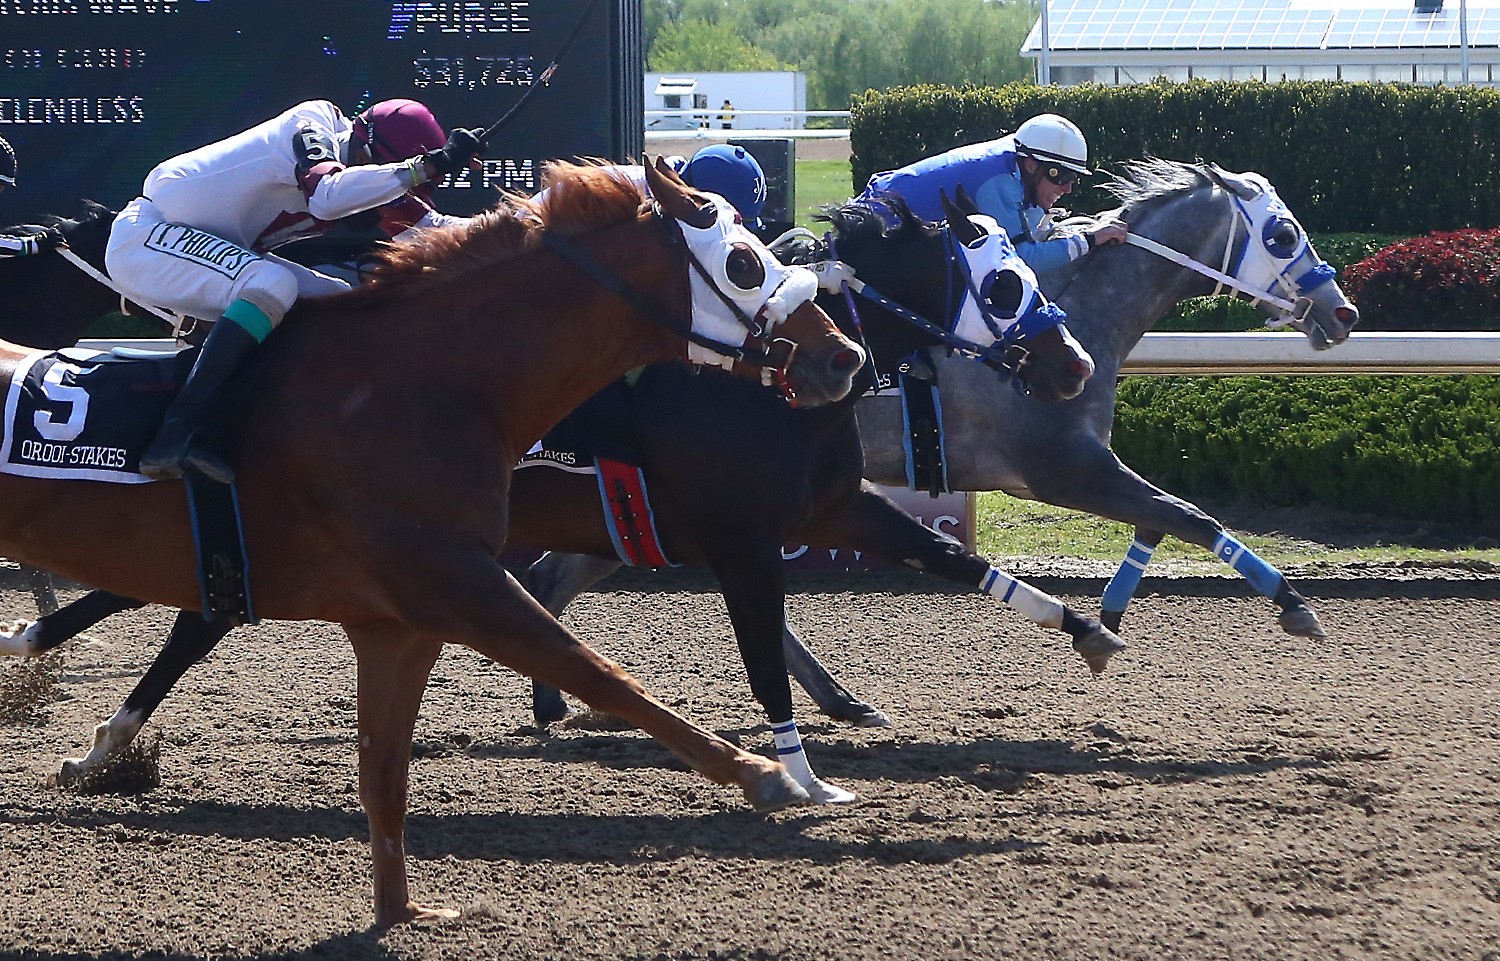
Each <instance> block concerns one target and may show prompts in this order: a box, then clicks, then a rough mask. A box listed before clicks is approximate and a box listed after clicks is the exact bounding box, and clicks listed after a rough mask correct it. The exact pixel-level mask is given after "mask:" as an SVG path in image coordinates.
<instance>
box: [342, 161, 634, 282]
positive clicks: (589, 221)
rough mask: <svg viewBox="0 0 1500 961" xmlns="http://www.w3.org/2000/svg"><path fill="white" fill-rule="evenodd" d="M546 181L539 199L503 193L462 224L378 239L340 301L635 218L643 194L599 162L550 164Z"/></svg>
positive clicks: (441, 278) (441, 276) (448, 274)
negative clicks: (550, 235)
mask: <svg viewBox="0 0 1500 961" xmlns="http://www.w3.org/2000/svg"><path fill="white" fill-rule="evenodd" d="M545 179H546V182H547V183H548V184H549V187H548V190H547V191H546V193H545V195H544V196H543V197H542V199H541V200H540V201H537V200H532V199H529V198H526V197H523V196H521V195H519V194H507V195H505V196H503V197H502V198H501V199H500V201H499V202H498V203H496V205H495V206H494V207H491V208H490V209H489V210H486V211H484V212H483V213H480V214H478V215H476V216H475V217H474V218H473V219H472V220H471V221H470V222H469V223H467V224H456V225H453V226H449V227H434V228H430V229H427V230H422V231H419V232H418V233H417V234H416V235H415V236H413V237H410V238H408V239H405V240H400V241H391V242H389V243H386V244H382V245H381V246H380V248H379V249H378V250H377V251H376V252H375V253H374V254H373V255H372V257H371V259H370V262H369V263H367V264H366V265H365V269H367V270H369V276H368V280H367V282H366V283H365V284H364V285H362V286H361V287H360V288H358V289H357V290H352V291H350V292H349V293H347V294H341V295H338V298H337V299H338V301H339V303H340V304H341V305H361V306H362V305H364V304H368V303H371V302H374V301H381V300H385V299H387V298H389V297H392V296H395V295H397V294H400V293H405V292H409V291H411V290H412V289H414V288H416V287H418V286H422V285H427V284H434V283H441V282H446V281H447V280H448V279H451V278H453V277H456V276H459V275H461V274H466V273H469V272H471V271H474V270H478V269H482V268H485V267H490V266H493V265H494V264H497V263H499V262H501V261H504V260H510V259H512V258H515V257H518V256H520V255H521V254H523V253H526V252H527V251H530V250H534V249H536V248H537V247H538V246H539V245H540V244H541V242H542V237H543V236H544V235H545V234H546V233H547V232H548V231H556V232H557V233H559V234H562V235H564V236H570V237H571V236H577V235H578V234H583V233H588V232H589V231H591V230H597V229H600V228H602V227H607V226H611V225H613V224H618V223H625V222H627V221H630V220H634V219H635V218H636V216H638V214H639V212H640V207H641V203H642V201H643V200H644V199H645V198H644V196H643V195H642V194H641V191H640V189H639V188H637V187H636V185H635V183H634V182H633V181H631V180H630V178H628V177H626V176H624V175H623V174H620V173H619V172H617V171H613V170H610V169H608V168H606V167H604V166H601V165H599V164H574V163H566V162H562V161H557V162H553V163H549V164H548V165H547V169H546V173H545Z"/></svg>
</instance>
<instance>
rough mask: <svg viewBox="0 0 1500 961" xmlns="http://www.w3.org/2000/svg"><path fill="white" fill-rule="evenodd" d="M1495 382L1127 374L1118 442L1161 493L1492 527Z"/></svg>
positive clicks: (1497, 462)
mask: <svg viewBox="0 0 1500 961" xmlns="http://www.w3.org/2000/svg"><path fill="white" fill-rule="evenodd" d="M1497 411H1500V377H1478V376H1476V377H1399V378H1396V377H1298V378H1279V379H1272V378H1266V377H1227V378H1203V377H1199V378H1182V377H1135V378H1127V379H1126V380H1125V381H1123V382H1122V383H1121V385H1120V405H1119V408H1118V411H1117V414H1116V419H1115V432H1114V448H1115V450H1116V452H1118V453H1119V455H1120V457H1121V459H1123V460H1124V461H1125V462H1126V463H1128V464H1130V465H1131V466H1132V467H1134V468H1135V469H1137V470H1138V471H1140V472H1141V473H1142V474H1144V475H1145V476H1146V477H1149V478H1150V479H1151V480H1152V481H1153V482H1154V483H1157V484H1159V485H1160V486H1162V487H1165V488H1166V489H1168V490H1172V491H1176V492H1178V493H1181V494H1185V495H1188V496H1206V495H1219V496H1223V495H1226V494H1229V495H1235V496H1239V497H1241V498H1245V499H1250V500H1255V501H1257V502H1260V503H1271V504H1286V505H1294V504H1307V503H1322V504H1326V505H1330V506H1335V507H1339V508H1342V509H1345V510H1350V511H1355V512H1360V513H1370V514H1382V515H1386V516H1392V517H1408V518H1418V519H1422V520H1430V521H1444V522H1460V523H1468V524H1471V525H1474V526H1475V528H1476V529H1477V530H1478V531H1481V532H1484V533H1496V532H1500V417H1497Z"/></svg>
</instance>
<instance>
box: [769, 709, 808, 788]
mask: <svg viewBox="0 0 1500 961" xmlns="http://www.w3.org/2000/svg"><path fill="white" fill-rule="evenodd" d="M771 731H772V733H773V734H775V735H776V759H777V760H779V761H780V762H781V763H782V764H784V765H786V769H787V773H788V774H790V775H791V776H792V779H793V780H795V781H796V782H797V783H798V784H800V785H802V786H803V787H807V786H808V785H809V784H811V783H812V782H813V772H812V765H811V764H808V763H807V752H806V751H804V750H802V735H801V734H799V733H798V732H797V722H796V721H787V722H786V723H784V724H773V725H771Z"/></svg>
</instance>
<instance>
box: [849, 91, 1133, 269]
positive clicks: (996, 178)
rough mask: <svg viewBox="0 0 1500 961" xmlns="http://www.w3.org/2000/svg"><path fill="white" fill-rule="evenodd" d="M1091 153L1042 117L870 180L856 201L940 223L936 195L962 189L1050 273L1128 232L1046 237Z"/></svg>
mask: <svg viewBox="0 0 1500 961" xmlns="http://www.w3.org/2000/svg"><path fill="white" fill-rule="evenodd" d="M1088 156H1089V148H1088V143H1087V141H1085V140H1084V138H1083V133H1082V132H1081V131H1080V130H1079V129H1078V127H1077V126H1076V125H1074V123H1073V122H1072V121H1070V120H1068V119H1067V118H1065V117H1059V116H1058V115H1057V114H1051V113H1044V114H1039V115H1037V116H1035V117H1032V118H1031V119H1030V120H1028V121H1026V122H1025V123H1023V124H1021V126H1020V127H1019V128H1018V129H1017V130H1016V132H1015V133H1014V134H1012V135H1010V136H1009V137H1001V138H1000V139H998V140H987V141H985V142H983V143H975V144H969V145H968V146H964V147H955V148H954V149H952V150H949V151H948V152H946V153H941V154H938V155H937V156H935V157H927V158H926V159H924V160H919V161H917V162H916V163H914V164H909V165H908V166H905V167H902V168H900V169H899V170H887V171H885V172H883V173H878V174H876V175H875V176H873V177H871V178H870V182H869V183H868V184H867V185H866V187H865V191H864V193H863V194H862V195H861V196H860V199H861V200H865V201H867V202H871V203H878V202H879V194H880V193H881V192H890V193H895V194H899V195H901V197H902V198H904V199H905V200H906V203H907V205H908V206H909V207H910V208H911V210H912V212H913V213H915V214H916V215H917V216H919V217H921V218H923V219H924V220H933V221H936V220H942V219H943V208H942V204H941V202H940V200H939V194H940V192H946V193H947V195H948V196H949V197H952V196H953V195H954V192H955V191H956V190H957V188H958V187H959V186H960V185H962V186H963V188H964V190H965V191H967V192H968V194H969V196H970V197H971V198H973V200H974V203H975V204H976V205H977V206H978V207H979V211H980V212H981V213H985V214H988V215H990V216H991V217H994V218H995V220H996V221H997V222H998V223H999V224H1000V228H1001V229H1002V230H1004V231H1005V234H1006V236H1007V237H1009V238H1010V241H1011V243H1012V244H1014V245H1015V248H1016V252H1017V253H1019V254H1020V255H1021V259H1022V260H1024V261H1026V263H1027V264H1028V265H1029V266H1030V267H1031V268H1032V269H1033V270H1035V271H1036V272H1037V273H1045V272H1047V271H1051V270H1056V269H1057V268H1059V267H1062V266H1064V265H1065V264H1067V263H1069V262H1071V261H1074V260H1077V259H1078V258H1079V257H1082V256H1084V255H1085V254H1087V253H1088V252H1089V251H1091V250H1093V249H1095V248H1096V247H1098V246H1100V245H1101V244H1119V243H1123V242H1124V241H1125V233H1126V227H1125V226H1124V225H1122V224H1114V223H1111V224H1104V225H1102V226H1099V227H1097V228H1095V229H1094V230H1092V231H1089V232H1087V233H1082V234H1076V235H1072V236H1066V237H1049V236H1048V234H1050V233H1051V226H1050V224H1048V222H1047V211H1048V210H1049V209H1051V208H1052V207H1053V205H1055V204H1056V203H1057V202H1058V201H1059V200H1060V199H1062V197H1064V196H1065V195H1067V194H1068V193H1070V192H1072V190H1073V184H1074V183H1075V182H1077V180H1078V177H1079V175H1080V174H1089V173H1092V172H1093V171H1091V170H1089V168H1088Z"/></svg>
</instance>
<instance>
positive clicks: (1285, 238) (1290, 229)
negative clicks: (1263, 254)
mask: <svg viewBox="0 0 1500 961" xmlns="http://www.w3.org/2000/svg"><path fill="white" fill-rule="evenodd" d="M1265 236H1266V249H1267V250H1269V251H1270V252H1271V253H1273V254H1275V255H1276V256H1277V257H1290V256H1291V255H1292V254H1294V253H1296V252H1297V245H1298V244H1299V243H1301V241H1302V231H1300V230H1298V229H1297V225H1296V224H1294V223H1292V222H1291V221H1290V220H1277V221H1274V222H1273V223H1272V224H1270V225H1269V227H1268V229H1267V230H1266V235H1265Z"/></svg>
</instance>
